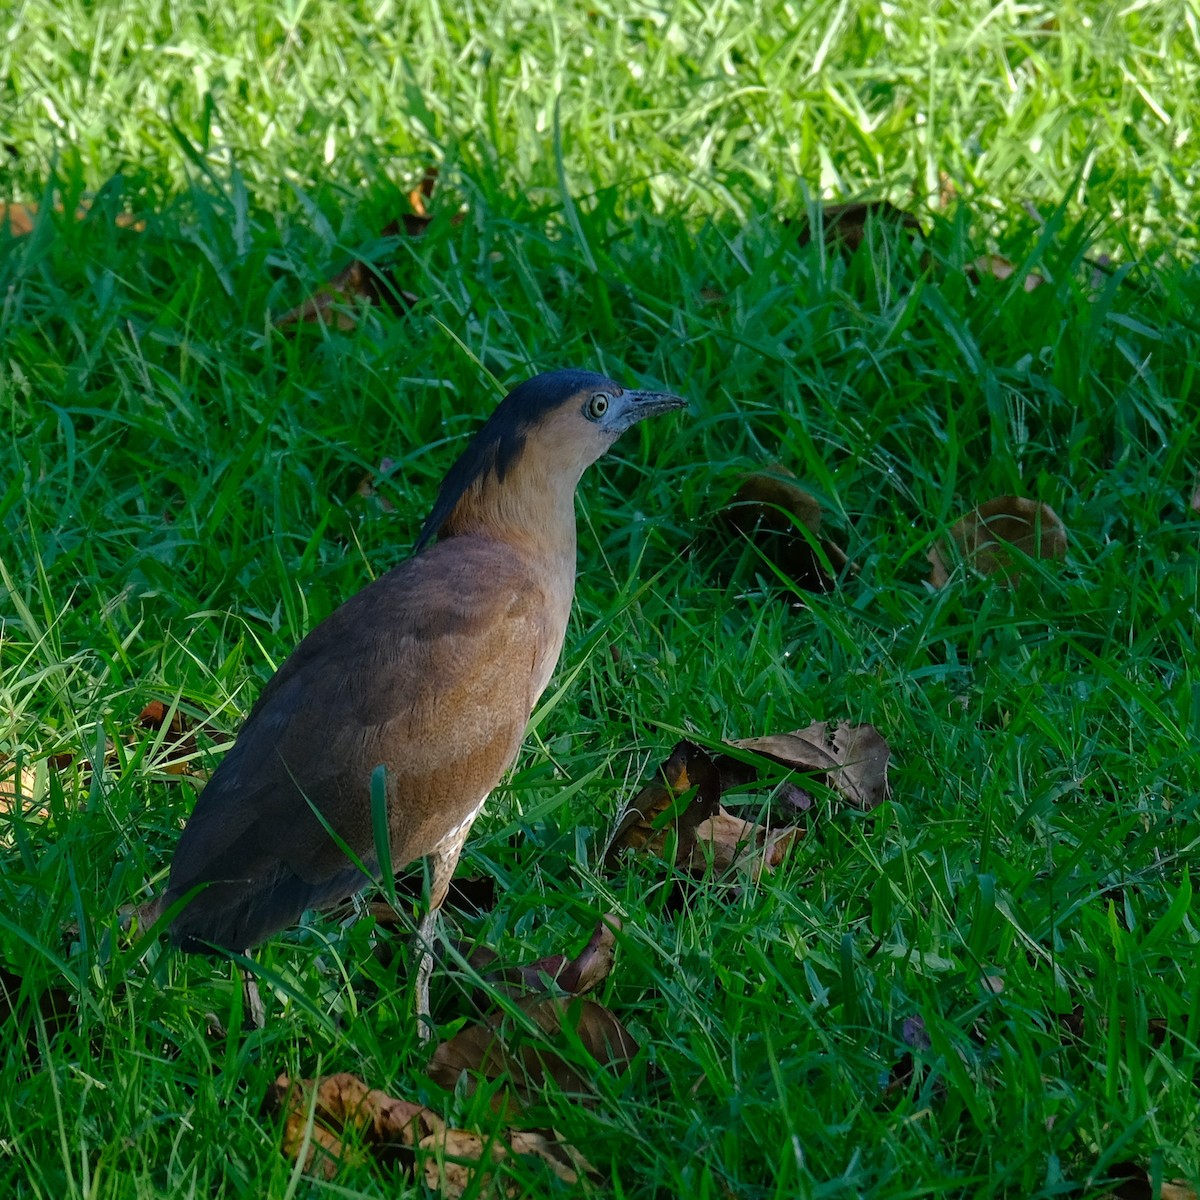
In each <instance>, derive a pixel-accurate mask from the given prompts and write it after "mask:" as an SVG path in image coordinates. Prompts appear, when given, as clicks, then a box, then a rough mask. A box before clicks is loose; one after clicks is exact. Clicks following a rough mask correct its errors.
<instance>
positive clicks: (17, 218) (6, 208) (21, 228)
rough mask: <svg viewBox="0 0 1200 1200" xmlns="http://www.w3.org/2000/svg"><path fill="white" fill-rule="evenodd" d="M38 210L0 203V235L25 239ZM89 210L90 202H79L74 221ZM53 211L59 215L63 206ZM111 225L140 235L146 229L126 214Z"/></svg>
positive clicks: (58, 206) (78, 219)
mask: <svg viewBox="0 0 1200 1200" xmlns="http://www.w3.org/2000/svg"><path fill="white" fill-rule="evenodd" d="M39 208H40V206H39V205H37V204H22V203H20V202H16V201H14V202H12V203H9V204H2V203H0V233H2V232H4V231H6V230H7V232H8V233H9V234H10V235H11V236H12V237H25V236H26V235H27V234H30V233H32V232H33V230H34V227H35V226H36V225H37V219H38V211H39ZM91 208H92V202H91V201H90V200H81V201H80V202H79V205H78V206H77V207H76V209H75V220H76V221H82V220H83V219H84V218H85V217H86V216H87V215H88V213H89V212H90V211H91ZM53 211H54V212H56V213H61V212H63V206H62V205H61V204H55V205H54V209H53ZM113 223H114V224H115V225H116V226H117V228H118V229H132V230H133V231H134V233H142V232H143V231H144V230H145V228H146V222H145V221H143V220H142V219H141V218H140V217H136V216H134V215H133V213H127V212H121V213H117V215H116V217H115V218H113Z"/></svg>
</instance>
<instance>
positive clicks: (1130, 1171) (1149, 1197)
mask: <svg viewBox="0 0 1200 1200" xmlns="http://www.w3.org/2000/svg"><path fill="white" fill-rule="evenodd" d="M1103 1177H1104V1179H1105V1180H1106V1181H1108V1182H1109V1183H1114V1182H1115V1183H1116V1186H1115V1187H1110V1188H1109V1190H1108V1191H1107V1192H1105V1193H1104V1197H1111V1198H1112V1200H1197V1197H1196V1193H1195V1191H1193V1189H1192V1188H1191V1187H1189V1186H1188V1184H1187V1181H1186V1180H1183V1179H1164V1180H1163V1181H1162V1185H1161V1186H1160V1187H1159V1189H1158V1191H1157V1192H1155V1190H1154V1186H1153V1183H1152V1181H1151V1178H1150V1172H1149V1171H1147V1170H1146V1168H1145V1167H1143V1166H1141V1165H1140V1164H1139V1163H1135V1162H1129V1161H1126V1162H1118V1163H1113V1164H1112V1165H1111V1166H1109V1167H1106V1168H1105V1169H1104V1176H1103Z"/></svg>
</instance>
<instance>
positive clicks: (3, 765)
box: [0, 755, 47, 816]
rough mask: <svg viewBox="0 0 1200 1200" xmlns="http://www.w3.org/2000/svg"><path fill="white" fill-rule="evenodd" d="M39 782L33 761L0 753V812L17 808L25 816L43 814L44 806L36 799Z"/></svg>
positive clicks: (44, 811)
mask: <svg viewBox="0 0 1200 1200" xmlns="http://www.w3.org/2000/svg"><path fill="white" fill-rule="evenodd" d="M40 784H41V781H40V779H39V777H38V770H37V765H36V764H35V763H31V762H29V761H28V760H27V759H24V758H22V759H21V760H20V762H19V763H18V761H17V760H16V759H11V758H9V757H8V756H7V755H0V813H10V812H13V811H15V810H17V809H18V808H19V809H20V811H21V812H22V813H23V814H25V815H26V816H34V815H37V816H45V815H46V812H47V809H46V806H45V805H44V804H42V803H40V801H38V799H37V797H38V793H39V790H40Z"/></svg>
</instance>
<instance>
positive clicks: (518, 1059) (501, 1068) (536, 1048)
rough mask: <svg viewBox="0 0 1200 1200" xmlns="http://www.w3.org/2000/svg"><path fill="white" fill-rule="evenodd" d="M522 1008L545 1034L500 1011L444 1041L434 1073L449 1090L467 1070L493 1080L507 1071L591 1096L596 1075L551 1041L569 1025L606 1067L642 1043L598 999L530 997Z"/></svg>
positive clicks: (520, 1081)
mask: <svg viewBox="0 0 1200 1200" xmlns="http://www.w3.org/2000/svg"><path fill="white" fill-rule="evenodd" d="M517 1008H518V1009H520V1011H521V1012H522V1013H524V1014H525V1016H526V1017H528V1018H529V1020H530V1021H532V1022H533V1024H534V1025H535V1026H536V1028H537V1029H538V1030H540V1031H541V1034H542V1035H543V1036H540V1037H539V1036H538V1035H537V1034H535V1033H531V1032H527V1031H526V1030H525V1029H524V1028H522V1027H521V1026H520V1025H519V1024H518V1023H517V1022H516V1021H514V1020H512V1019H511V1018H508V1017H506V1016H504V1015H503V1014H494V1015H493V1016H491V1017H489V1018H488V1019H487V1020H486V1021H485V1022H483V1023H482V1024H479V1025H469V1026H467V1027H466V1028H465V1029H462V1030H460V1031H459V1032H458V1033H457V1034H455V1035H454V1037H452V1038H450V1040H449V1041H446V1042H442V1043H441V1045H439V1046H438V1047H437V1049H435V1050H434V1052H433V1057H432V1059H431V1060H430V1063H429V1069H428V1073H429V1077H430V1078H431V1079H432V1080H434V1082H435V1083H439V1084H441V1085H442V1086H443V1087H445V1088H447V1089H453V1088H454V1086H455V1084H456V1083H457V1082H458V1078H459V1076H460V1075H461V1074H462V1073H463V1072H464V1071H466V1072H467V1073H468V1074H471V1075H482V1076H484V1077H485V1078H488V1079H496V1078H499V1077H500V1076H501V1075H507V1076H509V1078H511V1080H512V1082H513V1084H514V1086H516V1087H518V1088H521V1089H527V1088H532V1087H536V1086H537V1085H538V1084H540V1083H543V1082H545V1081H546V1080H548V1079H552V1080H554V1082H555V1083H556V1084H557V1085H558V1086H559V1087H560V1088H561V1089H562V1090H563V1091H566V1092H575V1093H578V1094H580V1095H588V1094H590V1093H591V1091H592V1090H593V1089H592V1086H591V1078H590V1074H583V1073H581V1071H580V1068H579V1067H578V1066H576V1065H575V1064H573V1063H568V1062H567V1061H566V1060H565V1059H564V1058H563V1057H562V1056H561V1055H560V1054H558V1053H557V1052H556V1051H555V1050H554V1049H553V1048H552V1047H551V1045H550V1043H551V1042H552V1041H554V1040H559V1041H562V1040H563V1026H564V1024H567V1025H568V1026H569V1028H570V1029H571V1031H572V1033H573V1034H574V1037H576V1038H578V1039H579V1041H580V1042H581V1043H582V1045H583V1047H584V1049H585V1050H587V1052H588V1054H590V1055H591V1057H592V1058H593V1059H595V1060H596V1062H597V1063H598V1064H600V1066H602V1067H603V1066H608V1065H616V1066H623V1065H624V1064H626V1063H628V1062H629V1061H630V1060H631V1059H632V1058H633V1056H634V1055H635V1054H636V1053H637V1051H638V1045H637V1042H635V1041H634V1039H633V1037H632V1036H631V1035H630V1033H629V1032H628V1030H626V1029H625V1027H624V1026H623V1025H622V1024H621V1022H620V1021H619V1020H618V1019H617V1017H616V1016H615V1015H614V1014H613V1013H612V1012H610V1011H609V1010H608V1009H607V1008H605V1007H604V1006H603V1005H601V1004H597V1003H596V1002H595V1001H594V1000H587V999H564V998H561V997H558V996H525V997H523V998H522V999H520V1000H518V1001H517Z"/></svg>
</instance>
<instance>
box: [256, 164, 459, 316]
mask: <svg viewBox="0 0 1200 1200" xmlns="http://www.w3.org/2000/svg"><path fill="white" fill-rule="evenodd" d="M437 181H438V169H437V167H433V166H431V167H429V168H428V169H427V170H426V171H425V174H424V175H423V176H422V178H421V182H420V183H419V184H418V185H417V186H416V187H415V188H413V189H412V190H411V191H410V192H409V193H408V197H407V198H408V204H409V207H410V209H411V210H412V211H411V212H407V213H402V214H401V215H400V216H399V217H397V218H396V219H395V220H393V221H389V222H388V223H387V224H386V225H385V226H384V227H383V230H382V231H381V233H380V237H381V238H401V237H409V238H417V237H420V236H421V235H422V234H423V233H424V232H425V229H426V227H427V226H428V225H429V222H430V221H431V220H432V219H433V218H432V217H430V215H429V211H428V201H429V200H430V199H431V198H432V196H433V190H434V188H435V187H436V185H437ZM461 218H462V214H461V213H460V214H457V215H456V216H455V217H454V218H452V219H453V220H454V221H455V222H457V221H459V220H461ZM419 302H420V297H419V296H418V295H417V294H416V293H415V292H410V291H408V290H406V289H405V288H404V287H402V286H401V284H400V281H399V279H398V277H397V275H396V271H395V269H394V267H392V266H387V265H384V264H381V263H368V262H365V261H363V260H362V259H355V260H354V261H353V262H351V263H350V264H349V266H347V267H345V268H343V269H342V270H341V271H339V272H338V273H337V274H336V275H334V276H333V278H332V279H330V280H329V281H328V282H327V283H325V284H323V285H322V286H321V287H319V288H318V289H317V290H316V291H315V292H313V294H312V295H311V296H309V297H308V298H307V299H306V300H305V301H304V302H303V303H301V304H298V305H296V307H295V308H290V309H288V311H287V312H285V313H283V314H282V315H281V316H279V317H278V318H277V319H276V321H275V324H276V325H277V326H285V325H294V324H297V323H320V324H323V325H332V326H333V327H334V328H335V329H338V330H340V331H342V332H343V333H345V332H348V331H349V330H351V329H353V328H355V326H356V325H357V324H358V321H359V318H360V315H361V310H362V307H363V305H366V306H373V305H374V306H379V307H384V308H394V309H396V310H398V311H401V312H407V311H409V310H410V309H412V308H413V307H414V306H415V305H417V304H418V303H419Z"/></svg>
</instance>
